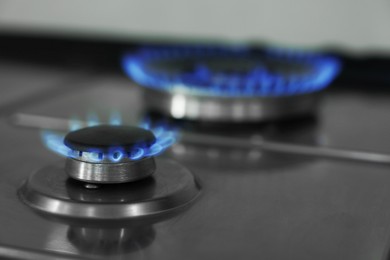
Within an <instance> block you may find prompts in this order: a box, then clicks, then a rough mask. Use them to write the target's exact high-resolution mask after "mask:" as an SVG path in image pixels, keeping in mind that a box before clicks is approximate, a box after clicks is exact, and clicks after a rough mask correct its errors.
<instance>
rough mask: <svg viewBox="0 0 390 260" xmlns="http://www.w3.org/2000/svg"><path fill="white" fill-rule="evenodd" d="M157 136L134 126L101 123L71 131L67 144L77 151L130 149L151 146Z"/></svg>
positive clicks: (66, 139) (65, 141)
mask: <svg viewBox="0 0 390 260" xmlns="http://www.w3.org/2000/svg"><path fill="white" fill-rule="evenodd" d="M155 142H156V138H155V136H154V135H153V133H152V132H151V131H149V130H146V129H143V128H139V127H132V126H113V125H99V126H93V127H87V128H83V129H80V130H77V131H73V132H70V133H69V134H68V135H67V136H66V137H65V140H64V143H65V145H66V146H68V147H69V148H71V149H72V150H77V151H85V152H91V151H99V152H109V151H110V150H111V149H112V148H113V147H120V148H122V149H123V150H126V151H130V150H131V149H133V148H136V147H138V146H150V145H152V144H153V143H155Z"/></svg>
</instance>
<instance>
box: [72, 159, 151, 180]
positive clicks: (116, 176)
mask: <svg viewBox="0 0 390 260" xmlns="http://www.w3.org/2000/svg"><path fill="white" fill-rule="evenodd" d="M155 170H156V165H155V162H154V158H151V157H148V158H144V159H142V160H139V161H133V162H132V161H129V162H122V163H90V162H83V161H80V160H76V159H73V158H67V159H66V163H65V171H66V173H67V174H68V175H69V177H71V178H73V179H76V180H79V181H84V182H88V183H100V184H105V183H124V182H131V181H137V180H140V179H143V178H146V177H148V176H151V175H152V174H153V173H154V171H155Z"/></svg>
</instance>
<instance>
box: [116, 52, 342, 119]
mask: <svg viewBox="0 0 390 260" xmlns="http://www.w3.org/2000/svg"><path fill="white" fill-rule="evenodd" d="M123 67H124V70H125V72H126V73H127V74H128V75H129V76H130V77H131V78H132V79H133V80H134V81H135V82H136V83H138V84H139V85H141V86H144V87H145V88H144V89H145V105H146V107H147V109H149V110H150V111H157V112H160V113H162V114H165V115H169V116H171V117H173V118H176V119H189V120H201V121H213V122H259V121H269V120H275V119H281V118H286V117H294V116H301V115H307V114H312V113H313V112H314V111H315V108H316V107H317V103H318V102H317V99H318V92H319V91H320V90H322V89H324V88H325V87H327V86H328V85H329V83H330V82H331V81H332V80H333V79H334V77H335V76H336V75H337V73H338V71H339V67H340V66H339V62H338V61H337V60H336V59H334V58H331V57H325V56H320V55H315V54H311V53H304V52H295V51H281V50H278V49H273V50H271V49H269V50H266V51H258V50H251V49H247V48H212V47H199V48H196V47H192V48H191V47H155V48H143V49H140V50H138V51H137V52H135V53H133V54H128V55H126V56H125V57H124V59H123Z"/></svg>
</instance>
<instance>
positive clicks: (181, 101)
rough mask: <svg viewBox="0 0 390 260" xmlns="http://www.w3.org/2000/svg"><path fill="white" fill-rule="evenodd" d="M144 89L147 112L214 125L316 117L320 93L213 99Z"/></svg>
mask: <svg viewBox="0 0 390 260" xmlns="http://www.w3.org/2000/svg"><path fill="white" fill-rule="evenodd" d="M143 89H144V91H145V92H144V99H145V106H146V109H148V110H150V111H157V112H159V113H162V114H164V115H168V116H170V117H173V118H176V119H188V120H201V121H211V122H262V121H270V120H278V119H284V118H290V117H297V116H305V115H312V114H314V113H315V112H316V109H317V106H318V101H319V94H318V92H316V93H311V94H305V95H296V96H283V97H241V98H239V97H215V96H214V97H213V96H202V95H195V94H188V93H170V92H164V91H159V90H153V89H147V88H143Z"/></svg>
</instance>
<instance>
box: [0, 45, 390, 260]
mask: <svg viewBox="0 0 390 260" xmlns="http://www.w3.org/2000/svg"><path fill="white" fill-rule="evenodd" d="M336 56H337V55H336ZM336 56H335V55H333V56H332V55H323V54H321V55H320V54H313V53H309V52H301V51H291V50H279V49H268V48H265V49H261V50H255V49H250V48H243V47H240V48H239V47H237V46H234V47H210V46H196V47H188V46H185V47H183V46H173V47H172V46H168V47H167V46H148V47H142V48H137V49H134V50H131V51H129V52H127V54H125V55H124V56H123V57H122V68H121V69H123V71H124V72H125V73H123V72H120V73H117V72H116V73H113V72H112V71H103V72H102V70H101V69H100V68H99V69H91V67H89V66H88V68H87V69H85V68H79V67H77V68H74V67H72V66H65V67H63V66H47V65H45V64H44V63H28V62H21V61H13V62H12V63H11V62H10V61H9V60H4V61H1V62H0V85H1V86H5V87H6V88H1V89H0V91H3V92H2V93H3V96H4V100H3V99H0V101H1V103H0V106H1V108H2V109H1V113H2V115H3V117H2V120H1V123H0V126H1V136H2V137H1V141H2V146H1V149H2V152H1V155H2V156H1V157H0V169H1V171H0V172H1V173H0V179H1V181H0V195H1V196H0V206H1V208H2V210H1V214H0V223H1V231H2V232H0V256H1V258H6V259H8V258H9V259H169V260H174V259H236V258H242V259H267V260H272V259H300V260H304V259H310V260H311V259H343V260H345V259H353V260H359V259H362V260H363V259H364V260H366V259H380V260H382V259H383V260H386V259H387V258H388V251H389V244H390V240H389V236H390V217H389V216H390V210H389V209H388V208H389V207H388V206H387V205H390V189H389V188H388V186H389V185H388V184H389V183H390V174H389V170H390V164H389V163H390V141H389V140H388V139H387V138H386V136H387V133H388V132H389V131H390V123H389V120H387V117H388V115H387V114H388V111H389V109H390V103H389V102H388V101H389V99H390V95H389V93H388V92H387V91H386V90H383V91H370V92H368V91H365V90H362V88H359V89H358V88H356V87H355V86H354V85H350V86H347V87H345V86H342V85H341V83H340V82H336V83H332V80H334V78H336V77H337V75H338V74H339V73H340V75H341V76H342V75H343V71H344V70H345V69H346V70H348V67H346V68H345V66H347V65H348V64H347V65H346V64H344V63H343V61H341V60H340V59H339V58H337V57H336ZM117 62H118V64H119V63H120V60H119V59H118V60H117ZM125 74H126V75H125ZM129 77H130V79H129ZM7 87H8V88H7ZM360 87H361V86H360ZM367 88H369V86H367Z"/></svg>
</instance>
